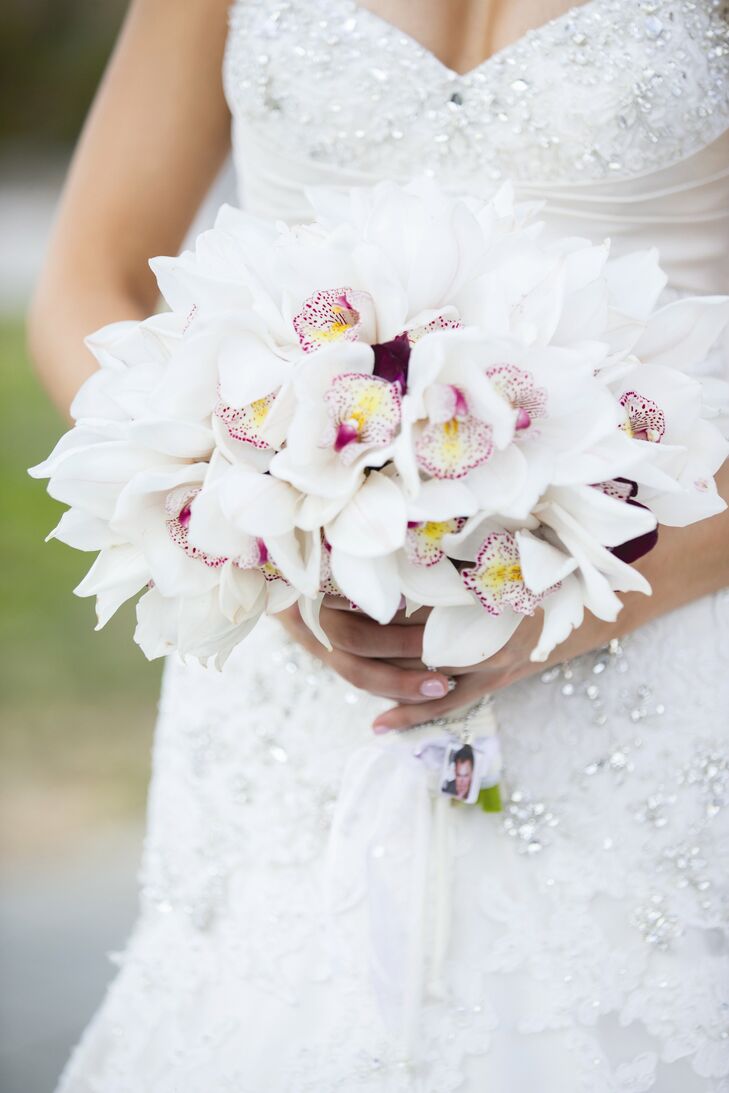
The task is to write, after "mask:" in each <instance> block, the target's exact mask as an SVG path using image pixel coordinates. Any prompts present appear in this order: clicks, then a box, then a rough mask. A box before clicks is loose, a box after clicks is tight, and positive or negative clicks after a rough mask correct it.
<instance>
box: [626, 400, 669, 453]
mask: <svg viewBox="0 0 729 1093" xmlns="http://www.w3.org/2000/svg"><path fill="white" fill-rule="evenodd" d="M620 405H621V406H622V407H623V409H624V410H625V417H626V420H625V421H624V422H623V424H622V425H621V426H620V428H621V429H622V430H623V431H624V432H626V433H627V434H628V436H630V437H633V438H634V439H635V440H648V441H650V442H652V443H654V444H658V443H660V441H661V440H662V439H663V436H664V435H665V432H666V415H665V414H664V412H663V410H662V409H661V408H660V406H659V405H658V403H657V402H654V401H653V399H649V398H646V397H645V395H641V394H639V393H638V392H637V391H625V392H624V393H623V394H622V395H621V396H620Z"/></svg>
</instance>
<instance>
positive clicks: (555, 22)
mask: <svg viewBox="0 0 729 1093" xmlns="http://www.w3.org/2000/svg"><path fill="white" fill-rule="evenodd" d="M600 2H601V0H581V2H578V3H575V4H572V6H571V7H569V8H568V9H567V10H566V11H563V12H562V13H561V15H555V16H554V18H553V19H547V20H546V21H545V22H544V23H539V24H538V25H537V26H535V27H530V28H529V30H527V31H525V32H524V34H521V35H520V36H519V37H518V38H515V39H514V41H513V42H508V43H507V45H505V46H502V47H501V49H497V50H494V52H493V53H490V54H489V55H488V57H484V59H483V60H482V61H479V63H478V64H477V65H474V66H473V67H472V68H469V69H467V71H466V72H459V71H458V70H457V69H455V68H451V67H450V65H447V64H446V63H445V61H442V60H441V59H440V57H439V56H438V55H437V53H433V51H432V50H431V49H429V48H428V47H427V46H426V45H423V43H422V42H420V41H419V40H418V39H417V38H414V37H413V35H412V34H408V32H407V31H405V30H402V29H401V28H400V27H399V26H398V25H397V24H396V23H391V22H390V20H389V19H385V18H384V16H382V15H378V14H377V12H374V11H371V10H370V9H369V8H365V7H363V6H362V4H361V3H359V0H344V3H345V5H346V6H347V7H348V8H349V10H350V11H351V12H352V14H353V15H355V16H356V17H357V18H359V17H362V18H364V20H365V21H366V20H368V19H369V20H370V22H371V23H372V24H373V25H374V26H379V27H380V28H381V30H382V32H383V33H386V34H392V35H393V36H394V37H396V38H399V39H400V40H401V42H403V43H404V44H405V45H406V46H407V47H408V48H409V49H412V50H414V51H416V52H418V53H419V54H420V55H421V56H422V57H423V58H424V59H425V60H427V61H428V63H430V64H433V65H434V66H435V67H436V68H437V69H439V70H440V71H441V73H444V74H445V75H446V76H447V77H448V79H449V80H453V81H460V82H462V83H466V82H468V81H469V80H471V79H473V78H475V77H478V76H480V75H481V74H482V73H483V72H484V71H485V70H486V69H487V68H489V67H490V66H491V65H492V64H497V63H498V62H499V61H501V60H503V59H504V58H506V57H508V56H509V55H510V54H511V53H512V52H514V51H516V50H518V49H519V48H521V47H522V46H523V45H524V43H525V42H528V41H530V40H531V39H533V38H534V37H538V36H540V35H541V34H543V33H544V32H545V31H548V30H550V29H553V28H554V27H558V26H560V25H561V24H562V23H566V22H568V20H570V19H574V18H575V17H576V16H578V13H582V12H586V11H588V10H591V9H594V8H596V7H597V6H598V5H599V4H600Z"/></svg>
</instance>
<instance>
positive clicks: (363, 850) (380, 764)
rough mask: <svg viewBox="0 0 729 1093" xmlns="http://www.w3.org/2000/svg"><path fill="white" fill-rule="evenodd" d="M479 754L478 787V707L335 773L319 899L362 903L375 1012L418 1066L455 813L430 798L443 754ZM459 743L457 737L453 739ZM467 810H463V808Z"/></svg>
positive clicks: (488, 727)
mask: <svg viewBox="0 0 729 1093" xmlns="http://www.w3.org/2000/svg"><path fill="white" fill-rule="evenodd" d="M465 728H467V730H468V737H469V740H468V742H469V743H470V744H471V746H472V748H473V749H474V751H477V752H478V753H480V757H481V759H480V775H481V784H482V785H495V784H496V783H497V782H498V781H499V776H500V773H501V756H500V750H499V742H498V736H497V735H496V723H495V719H494V716H493V712H492V709H491V704H490V702H488V701H487V702H483V703H481V704H479V705H478V706H476V707H472V708H471V709H470V710H464V711H462V712H461V714H460V716H458V715H456V716H453V717H452V718H450V719H449V720H448V723H447V724H446V725H442V724H437V723H436V724H430V725H428V726H422V727H420V728H417V729H413V730H410V731H408V732H407V733H400V734H396V733H392V734H390V735H388V736H385V737H380V738H377V739H375V740H373V741H372V742H371V743H369V744H367V745H365V746H364V747H362V748H359V749H358V750H357V751H356V752H354V753H353V755H352V756H351V758H350V760H349V762H348V764H347V767H346V769H345V772H344V777H343V780H342V785H341V788H340V793H339V798H338V801H337V806H336V809H335V812H334V817H333V821H332V830H331V835H330V840H329V847H328V860H327V900H328V906H329V910H330V912H331V914H332V916H334V917H333V927H334V929H335V931H336V916H337V915H340V914H342V913H343V912H346V911H347V910H349V909H351V908H353V907H355V906H357V905H358V904H361V903H362V902H363V901H364V903H365V905H366V909H367V916H368V920H369V962H370V969H371V975H372V982H373V986H374V990H375V994H376V997H377V999H378V1003H379V1005H380V1008H381V1011H382V1015H383V1017H384V1019H385V1021H386V1023H387V1025H388V1027H389V1028H391V1029H393V1030H396V1031H397V1033H398V1034H399V1037H400V1044H401V1050H402V1056H403V1059H405V1060H407V1061H413V1062H414V1061H417V1054H418V1049H417V1035H416V1034H417V1025H418V1018H419V1013H420V1007H421V1005H422V1001H423V999H424V997H425V995H426V993H427V995H428V996H430V997H435V998H442V997H443V994H444V989H445V988H444V980H443V967H444V961H445V958H446V955H447V951H448V943H449V935H450V916H451V908H450V893H451V886H452V880H451V875H450V866H451V854H450V836H451V831H450V828H451V825H452V817H453V815H454V814H455V812H456V811H457V809H456V808H453V807H451V806H452V803H453V802H452V800H451V799H450V798H449V797H447V796H445V795H443V794H442V793H439V792H438V789H439V785H438V782H439V779H440V775H441V771H442V769H443V763H444V758H445V754H446V751H447V749H448V748H450V747H452V746H453V745H454V744H459V743H460V742H462V732H463V730H464V729H465ZM459 737H461V739H459ZM463 807H469V806H463Z"/></svg>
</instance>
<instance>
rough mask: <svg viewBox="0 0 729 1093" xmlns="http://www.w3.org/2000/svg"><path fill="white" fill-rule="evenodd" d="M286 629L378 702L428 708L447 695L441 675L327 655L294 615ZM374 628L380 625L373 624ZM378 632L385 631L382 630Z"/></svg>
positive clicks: (338, 653) (445, 679) (347, 655)
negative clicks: (377, 699) (391, 700)
mask: <svg viewBox="0 0 729 1093" xmlns="http://www.w3.org/2000/svg"><path fill="white" fill-rule="evenodd" d="M285 623H286V629H287V630H288V632H289V633H290V634H291V636H292V637H293V638H294V639H295V640H296V641H297V642H298V643H299V644H300V645H301V646H302V647H303V648H304V649H306V651H307V652H308V653H312V654H313V655H314V656H316V657H318V659H319V660H321V661H322V662H323V663H324V664H326V665H327V666H328V667H330V668H332V669H333V671H335V672H336V673H337V674H338V675H340V676H342V678H343V679H346V680H347V682H348V683H351V684H352V686H354V687H357V688H359V689H360V690H363V691H367V692H369V694H374V695H378V696H379V697H381V698H392V699H395V700H397V701H399V702H405V703H410V702H417V703H418V704H423V703H425V704H427V703H429V702H433V701H436V700H437V699H439V698H442V697H443V696H444V695H446V694H448V689H449V686H450V684H449V680H448V677H447V676H446V675H444V674H443V673H442V672H429V671H427V670H423V671H418V672H412V671H408V670H404V669H402V668H395V667H393V666H392V665H390V664H385V663H384V662H383V661H380V660H373V659H370V658H367V657H362V656H358V655H356V654H351V653H347V652H343V651H342V650H339V649H335V650H334V652H333V653H329V652H327V651H326V650H325V649H324V647H323V645H321V643H320V642H319V641H317V639H316V638H315V637H314V635H313V634H312V633H311V631H310V630H309V628H308V627H307V626H306V624H305V623H304V622H303V621H302V620H301V617H300V616H299V615H298V613H297V614H293V613H292V614H290V615H288V616H287V618H286V620H285ZM374 625H375V626H376V627H377V626H379V623H374ZM380 629H385V628H384V627H381V628H380Z"/></svg>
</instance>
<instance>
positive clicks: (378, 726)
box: [372, 674, 489, 733]
mask: <svg viewBox="0 0 729 1093" xmlns="http://www.w3.org/2000/svg"><path fill="white" fill-rule="evenodd" d="M488 691H489V686H488V685H485V684H484V681H483V680H482V679H480V678H479V677H478V676H477V675H475V674H471V675H468V676H462V677H461V679H459V680H457V681H456V686H455V688H453V690H452V691H451V693H450V694H448V695H447V696H446V697H445V698H442V699H440V700H439V701H437V702H428V703H413V704H410V705H398V706H393V708H392V709H391V710H387V711H386V713H383V714H380V715H379V716H378V717H377V718H376V719H375V721H374V722H373V724H372V729H373V731H374V732H376V733H385V732H391V731H393V730H396V731H403V730H405V729H412V728H414V727H415V726H416V725H420V724H421V723H422V722H423V721H430V720H431V719H432V718H434V717H444V716H445V715H446V714H449V713H452V712H453V711H454V710H457V709H459V708H460V707H461V706H466V705H468V704H469V703H470V702H475V701H476V699H477V698H480V697H481V696H482V695H484V694H487V693H488Z"/></svg>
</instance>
